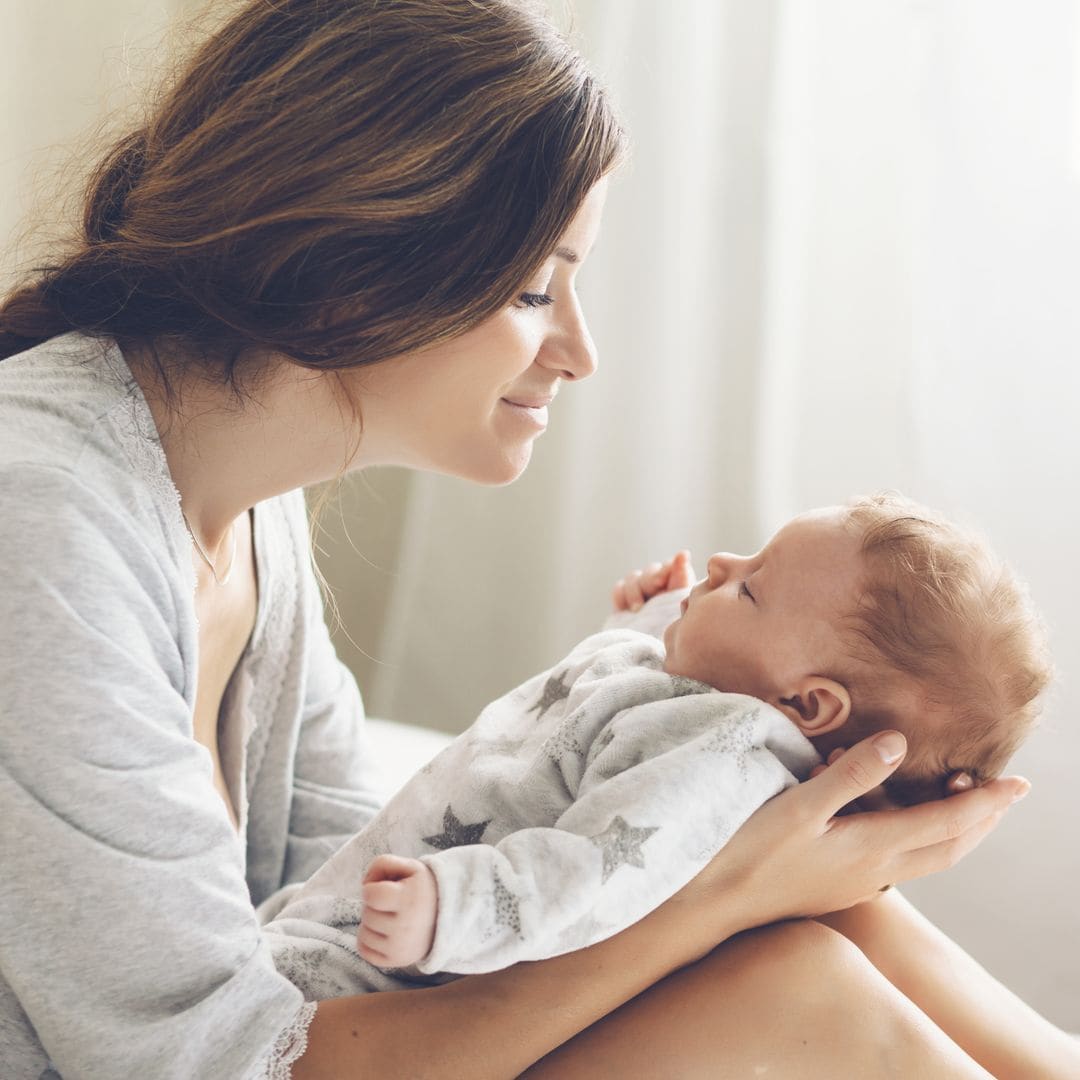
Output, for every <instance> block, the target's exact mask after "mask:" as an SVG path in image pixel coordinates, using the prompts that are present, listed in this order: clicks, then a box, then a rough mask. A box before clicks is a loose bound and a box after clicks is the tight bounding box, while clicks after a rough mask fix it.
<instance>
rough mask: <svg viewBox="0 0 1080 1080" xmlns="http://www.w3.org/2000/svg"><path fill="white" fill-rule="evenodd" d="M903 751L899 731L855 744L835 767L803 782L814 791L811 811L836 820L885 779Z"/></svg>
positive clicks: (902, 737) (881, 733)
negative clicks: (844, 809) (842, 811)
mask: <svg viewBox="0 0 1080 1080" xmlns="http://www.w3.org/2000/svg"><path fill="white" fill-rule="evenodd" d="M906 752H907V741H906V740H905V739H904V736H903V735H901V734H900V732H898V731H883V732H880V733H879V734H877V735H874V736H873V737H872V738H868V739H863V741H862V742H860V743H856V744H855V745H854V746H853V747H851V748H850V749H849V750H848V751H847V752H846V753H844V754H843V755H841V756H840V757H839V759H838V760H837V761H836V762H835V764H832V765H830V766H829V767H828V768H827V769H825V770H824V771H823V772H821V773H819V774H818V775H817V776H814V777H811V779H809V780H808V781H806V786H807V787H809V788H812V789H813V791H814V795H815V800H814V803H813V804H812V805H813V808H814V810H815V811H816V812H817V813H820V814H821V816H822V818H823V819H828V818H832V817H835V816H836V815H837V814H838V813H839V812H840V811H841V810H842V809H843V808H844V807H845V806H847V805H848V804H849V803H852V802H854V801H855V800H856V799H858V798H860V797H861V796H863V795H865V794H866V793H867V792H869V791H873V789H874V788H876V787H877V786H878V785H879V784H881V783H883V782H884V781H885V780H887V779H888V778H889V776H891V775H892V774H893V773H894V772H895V771H896V769H897V767H898V766H899V764H900V762H901V761H903V759H904V754H905V753H906Z"/></svg>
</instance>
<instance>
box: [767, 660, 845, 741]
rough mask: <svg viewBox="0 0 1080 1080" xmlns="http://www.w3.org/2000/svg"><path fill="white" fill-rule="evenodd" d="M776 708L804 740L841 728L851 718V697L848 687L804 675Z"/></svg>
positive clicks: (818, 677) (783, 696) (780, 699)
mask: <svg viewBox="0 0 1080 1080" xmlns="http://www.w3.org/2000/svg"><path fill="white" fill-rule="evenodd" d="M776 704H777V706H778V707H779V709H780V710H781V711H782V712H783V713H785V714H786V715H787V716H788V718H789V719H790V720H792V721H794V722H795V724H796V726H797V727H798V729H799V730H800V731H801V732H802V733H803V734H804V735H805V736H806V737H807V738H813V737H814V736H817V735H824V734H825V733H826V732H829V731H835V730H836V729H837V728H839V727H843V726H844V724H846V723H847V720H848V717H849V716H850V715H851V695H850V694H849V693H848V692H847V687H846V686H842V685H841V684H840V683H838V682H837V681H836V680H835V679H826V678H825V677H824V676H822V675H807V676H805V677H804V678H802V679H800V680H799V682H798V684H797V685H796V686H795V687H794V688H793V689H792V690H791V692H790V693H787V694H784V695H782V696H781V697H780V698H779V699H778V700H777V702H776Z"/></svg>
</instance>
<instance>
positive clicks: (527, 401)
mask: <svg viewBox="0 0 1080 1080" xmlns="http://www.w3.org/2000/svg"><path fill="white" fill-rule="evenodd" d="M502 403H503V404H504V405H508V406H509V407H510V408H511V409H513V410H514V412H515V414H517V415H518V416H520V417H521V418H522V419H524V420H528V421H529V422H530V423H533V424H535V425H536V426H537V427H541V428H545V427H547V423H548V410H547V407H548V405H549V404H550V403H551V398H550V397H547V398H502Z"/></svg>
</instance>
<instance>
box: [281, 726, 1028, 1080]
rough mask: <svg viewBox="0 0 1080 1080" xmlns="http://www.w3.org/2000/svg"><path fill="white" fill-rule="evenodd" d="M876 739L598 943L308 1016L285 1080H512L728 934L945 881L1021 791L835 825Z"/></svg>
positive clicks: (792, 794) (874, 763)
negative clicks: (885, 888)
mask: <svg viewBox="0 0 1080 1080" xmlns="http://www.w3.org/2000/svg"><path fill="white" fill-rule="evenodd" d="M881 739H882V736H881V735H878V736H876V737H875V738H874V739H867V740H864V741H863V742H862V743H859V744H858V745H857V746H855V747H853V748H852V749H851V750H850V751H848V753H846V754H845V755H844V757H843V758H842V759H841V760H840V761H839V762H837V764H835V765H833V766H831V767H830V768H828V769H826V770H825V771H824V772H823V773H821V774H820V775H819V776H818V777H816V778H814V779H813V780H809V781H807V782H806V783H805V784H801V785H799V786H798V787H795V788H790V789H788V790H787V791H786V792H784V793H782V794H781V795H779V796H777V797H776V798H775V799H773V800H771V801H770V802H768V803H766V804H765V806H763V807H762V808H761V809H760V810H758V811H757V812H756V813H755V814H754V815H753V816H752V817H751V818H750V820H749V821H748V822H747V823H746V824H745V825H744V826H743V827H742V828H741V829H740V830H739V831H738V832H737V833H736V834H735V835H734V836H733V837H732V838H731V840H730V841H729V842H728V844H727V845H726V846H725V847H724V849H723V850H722V851H721V852H720V853H719V854H718V855H717V856H716V858H714V859H713V861H712V862H711V863H710V864H709V866H708V867H706V869H705V870H703V871H702V872H701V873H700V874H699V875H698V876H697V877H696V878H695V879H694V880H693V881H692V882H690V884H688V885H687V886H686V887H685V888H684V889H682V890H681V891H680V892H678V893H676V895H675V896H673V897H672V898H671V899H670V900H668V901H666V902H665V903H664V904H662V905H661V906H660V907H659V908H657V909H656V910H655V911H653V912H652V913H650V914H649V915H648V916H646V918H644V919H642V920H641V921H640V922H638V923H636V924H634V925H633V926H631V927H629V928H628V929H626V930H624V931H622V932H621V933H620V934H617V935H616V936H615V937H612V938H609V939H608V940H607V941H603V942H600V943H599V944H596V945H592V946H590V947H589V948H587V949H582V950H581V951H579V952H575V953H569V954H567V955H565V956H559V957H555V958H553V959H550V960H543V961H540V962H536V963H523V964H518V965H516V966H515V967H512V968H508V969H506V970H504V971H497V972H492V973H490V974H485V975H474V976H469V977H466V978H463V979H459V980H457V981H455V982H453V983H448V984H446V985H444V986H439V987H433V988H428V989H422V990H405V991H400V992H395V993H387V994H372V995H367V996H362V997H350V998H339V999H336V1000H333V1001H325V1002H321V1003H320V1004H319V1007H318V1012H317V1014H316V1017H315V1019H314V1021H313V1022H312V1025H311V1028H310V1031H309V1037H308V1047H307V1050H306V1052H305V1053H304V1055H303V1056H302V1058H301V1059H300V1060H299V1061H298V1062H297V1063H296V1064H295V1065H294V1066H293V1077H294V1078H295V1080H316V1078H317V1080H337V1078H341V1080H345V1078H348V1077H362V1076H370V1075H374V1074H378V1075H382V1076H388V1077H395V1076H408V1077H437V1076H460V1075H470V1076H476V1077H487V1076H490V1077H511V1076H516V1075H518V1074H519V1073H521V1072H522V1071H523V1070H524V1069H525V1068H527V1067H528V1066H529V1065H530V1064H532V1063H533V1062H535V1061H537V1060H539V1059H540V1058H541V1057H543V1056H544V1055H545V1054H547V1053H548V1052H550V1051H551V1050H552V1049H553V1048H554V1047H556V1046H559V1045H561V1044H562V1043H563V1042H565V1041H566V1040H567V1039H569V1038H571V1037H572V1036H574V1035H575V1034H577V1033H578V1032H580V1031H583V1030H584V1029H585V1028H587V1027H589V1026H590V1025H592V1024H594V1023H595V1022H596V1021H597V1020H599V1019H600V1018H601V1017H603V1016H606V1015H607V1014H608V1013H610V1012H612V1011H613V1010H614V1009H616V1008H618V1007H619V1006H620V1005H622V1004H623V1003H624V1002H626V1001H628V1000H630V998H632V997H634V996H636V995H637V994H639V993H640V992H641V991H643V990H645V989H646V988H647V987H649V986H651V985H653V984H654V983H656V982H658V981H659V980H660V979H662V978H664V977H665V976H666V975H668V974H670V973H671V972H673V971H675V970H677V969H678V968H680V967H683V966H685V965H687V964H690V963H692V962H694V961H695V960H698V959H700V958H701V957H703V956H705V955H706V954H707V953H708V952H709V951H710V950H711V949H713V948H714V947H715V946H716V945H717V944H718V943H719V942H721V941H724V940H726V939H727V938H728V937H730V936H732V935H733V934H735V933H737V932H739V931H741V930H745V929H749V928H750V927H753V926H760V925H763V924H765V923H770V922H775V921H776V920H778V919H783V918H789V917H793V916H804V915H816V914H820V913H822V912H825V911H830V910H835V909H840V908H845V907H849V906H851V905H852V904H855V903H858V902H859V901H862V900H865V899H867V898H869V897H872V896H875V895H876V894H877V892H878V890H879V889H880V888H881V886H882V885H884V884H887V883H890V882H895V881H904V880H908V879H910V878H913V877H920V876H922V875H924V874H929V873H933V872H934V871H936V870H942V869H945V868H946V867H948V866H951V865H953V864H954V863H955V862H956V861H957V860H958V859H959V858H960V857H962V856H963V855H964V854H965V853H966V852H968V851H970V850H971V849H972V848H973V847H975V846H976V845H977V844H978V843H979V842H980V841H981V840H982V838H983V837H984V836H985V835H986V834H987V833H988V832H989V831H990V830H991V829H992V828H993V827H994V825H996V824H997V821H998V820H999V819H1000V817H1001V815H1002V814H1003V813H1004V812H1005V810H1006V809H1007V807H1008V805H1009V803H1010V802H1011V801H1013V800H1014V798H1015V797H1016V796H1017V794H1018V793H1019V792H1022V791H1023V790H1025V787H1026V782H1025V781H1020V780H1015V779H1009V780H999V781H995V782H994V783H992V784H987V785H986V786H984V787H981V788H979V789H977V790H973V791H968V792H964V793H963V794H960V795H955V796H953V797H952V798H950V799H949V800H948V801H947V802H944V801H942V802H939V803H926V804H923V805H921V806H915V807H910V808H907V809H904V810H897V811H883V812H879V813H873V812H870V813H864V814H857V815H851V816H848V817H844V818H837V817H836V814H837V811H839V810H840V809H841V808H842V807H843V806H845V805H847V804H848V803H849V802H851V801H852V800H854V799H857V798H858V797H859V796H860V795H863V794H865V793H866V792H868V791H870V790H872V789H873V788H874V787H876V786H877V785H878V784H880V783H881V782H882V781H883V780H884V779H885V778H886V777H887V776H889V775H890V774H891V773H892V772H893V770H894V769H895V768H896V767H897V766H898V765H899V763H900V760H901V758H902V754H901V756H900V757H896V758H895V759H894V760H893V761H892V762H886V761H885V760H884V759H883V758H882V757H881V756H879V753H878V751H877V749H876V746H877V745H880V743H879V740H881ZM902 745H903V743H902V739H901V746H902Z"/></svg>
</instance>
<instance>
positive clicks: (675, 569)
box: [611, 551, 695, 611]
mask: <svg viewBox="0 0 1080 1080" xmlns="http://www.w3.org/2000/svg"><path fill="white" fill-rule="evenodd" d="M694 578H695V574H694V568H693V567H692V566H691V565H690V552H689V551H679V552H676V554H675V555H673V556H672V557H671V558H670V559H668V561H667V562H663V563H659V562H654V563H650V564H649V565H648V566H646V567H645V568H644V569H642V570H631V571H630V573H629V574H627V575H626V576H625V577H622V578H619V580H618V581H616V582H615V585H614V587H613V588H612V590H611V606H612V609H613V610H614V611H637V610H638V609H639V608H640V607H641V606H642V604H644V603H645V601H646V600H651V599H652V598H653V597H654V596H657V595H658V594H659V593H662V592H670V591H671V590H672V589H686V588H689V587H690V586H691V585H693V584H694Z"/></svg>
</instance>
